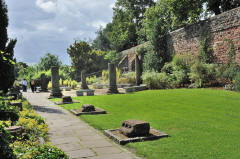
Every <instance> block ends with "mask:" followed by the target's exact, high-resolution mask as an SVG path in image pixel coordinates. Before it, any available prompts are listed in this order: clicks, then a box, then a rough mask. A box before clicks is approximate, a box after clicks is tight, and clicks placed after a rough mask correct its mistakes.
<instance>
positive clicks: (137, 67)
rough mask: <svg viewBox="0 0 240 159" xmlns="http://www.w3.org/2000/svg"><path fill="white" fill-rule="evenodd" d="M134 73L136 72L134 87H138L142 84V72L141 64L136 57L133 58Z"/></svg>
mask: <svg viewBox="0 0 240 159" xmlns="http://www.w3.org/2000/svg"><path fill="white" fill-rule="evenodd" d="M135 72H136V85H137V86H139V85H140V84H141V83H142V79H141V76H142V71H141V63H140V60H139V57H138V55H136V58H135Z"/></svg>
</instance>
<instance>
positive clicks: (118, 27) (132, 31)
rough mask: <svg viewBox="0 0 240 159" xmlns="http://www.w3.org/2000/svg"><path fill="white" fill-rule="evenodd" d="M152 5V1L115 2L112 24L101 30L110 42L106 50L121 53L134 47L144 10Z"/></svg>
mask: <svg viewBox="0 0 240 159" xmlns="http://www.w3.org/2000/svg"><path fill="white" fill-rule="evenodd" d="M153 5H154V1H153V0H117V2H116V3H115V6H114V8H113V12H114V13H113V19H112V22H111V23H109V24H108V25H107V26H106V28H105V29H104V30H103V33H104V35H105V37H106V38H107V39H108V40H109V41H110V45H109V46H110V49H108V50H116V51H117V52H121V51H122V50H126V49H129V48H131V47H133V46H136V45H137V44H138V39H139V37H138V31H139V30H140V29H141V24H142V19H143V18H144V13H145V10H146V9H147V8H149V7H150V6H153ZM144 35H145V34H144ZM97 37H99V36H97Z"/></svg>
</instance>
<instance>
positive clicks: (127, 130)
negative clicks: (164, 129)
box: [119, 120, 150, 137]
mask: <svg viewBox="0 0 240 159" xmlns="http://www.w3.org/2000/svg"><path fill="white" fill-rule="evenodd" d="M119 130H120V132H121V133H122V134H124V135H125V136H127V137H139V136H146V135H148V134H149V130H150V124H149V123H148V122H144V121H141V120H126V121H124V122H123V123H122V127H121V128H120V129H119Z"/></svg>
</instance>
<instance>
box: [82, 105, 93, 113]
mask: <svg viewBox="0 0 240 159" xmlns="http://www.w3.org/2000/svg"><path fill="white" fill-rule="evenodd" d="M92 111H95V107H94V106H93V105H91V104H83V105H82V112H92Z"/></svg>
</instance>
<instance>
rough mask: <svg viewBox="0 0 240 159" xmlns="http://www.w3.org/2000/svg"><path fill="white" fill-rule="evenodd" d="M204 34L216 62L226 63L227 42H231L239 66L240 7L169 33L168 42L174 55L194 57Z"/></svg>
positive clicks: (228, 46)
mask: <svg viewBox="0 0 240 159" xmlns="http://www.w3.org/2000/svg"><path fill="white" fill-rule="evenodd" d="M206 33H208V34H209V35H210V39H211V40H210V46H211V48H212V49H213V54H214V55H215V56H216V58H217V61H218V62H223V63H226V62H227V61H228V52H229V49H230V44H229V42H228V41H227V40H232V41H233V44H234V48H235V52H236V60H237V62H238V64H240V7H239V8H236V9H233V10H230V11H228V12H225V13H222V14H220V15H217V16H214V17H212V18H210V19H207V20H205V21H202V22H199V23H197V24H193V25H190V26H187V27H184V28H181V29H179V30H176V31H174V32H171V33H170V40H172V44H173V48H174V51H175V53H177V54H185V53H193V54H195V55H196V54H197V53H198V52H199V40H200V39H201V37H202V36H203V35H204V34H206Z"/></svg>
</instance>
